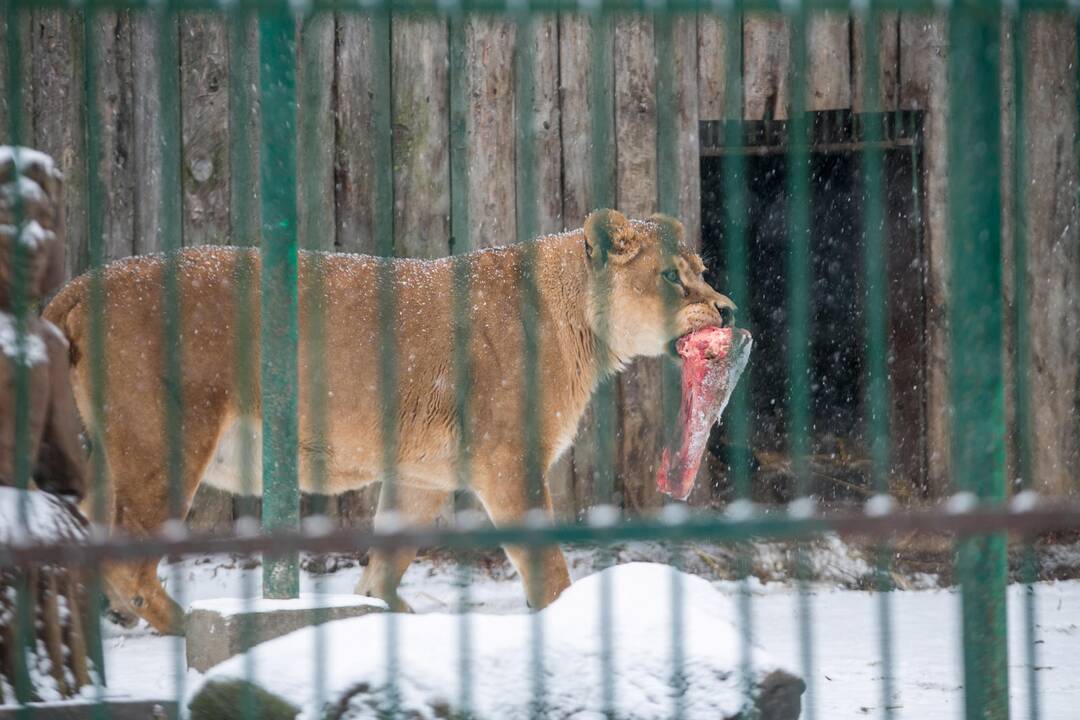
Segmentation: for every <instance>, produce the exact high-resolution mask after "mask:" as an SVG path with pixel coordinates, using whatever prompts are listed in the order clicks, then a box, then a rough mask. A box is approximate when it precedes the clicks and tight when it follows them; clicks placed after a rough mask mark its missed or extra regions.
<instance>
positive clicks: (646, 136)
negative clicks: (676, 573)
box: [615, 17, 671, 512]
mask: <svg viewBox="0 0 1080 720" xmlns="http://www.w3.org/2000/svg"><path fill="white" fill-rule="evenodd" d="M655 72H656V68H655V63H654V49H653V25H652V23H651V21H649V20H646V19H643V18H639V17H635V18H619V19H618V20H617V21H616V24H615V138H616V139H615V142H616V145H617V147H618V152H617V165H616V171H617V176H616V197H617V199H618V203H617V204H618V208H619V209H620V210H621V211H622V212H624V213H625V214H627V215H628V216H630V217H647V216H648V215H650V214H651V213H653V212H655V211H656V209H657V208H656V199H657V174H656V161H657V158H656V137H657V135H656V112H657V108H656V75H655ZM664 111H665V112H670V111H671V109H670V108H665V109H664ZM617 395H618V408H619V413H618V414H619V422H618V426H619V427H621V432H619V433H618V435H619V437H618V440H617V443H618V450H617V457H616V464H615V468H616V481H615V482H616V487H619V485H620V484H621V487H622V493H623V498H622V500H623V505H624V507H625V508H626V509H627V510H633V511H636V512H647V511H650V510H654V509H656V508H657V507H659V506H660V504H661V503H662V498H661V496H660V494H659V493H657V491H656V486H655V475H656V467H657V463H658V462H659V458H660V454H661V450H662V447H663V435H662V430H661V429H662V428H663V405H662V399H661V373H660V361H659V360H657V359H656V358H649V359H641V360H637V361H635V362H634V363H633V364H632V365H631V366H630V367H629V368H628V369H627V370H626V371H625V372H623V373H622V374H621V375H620V376H619V379H618V393H617Z"/></svg>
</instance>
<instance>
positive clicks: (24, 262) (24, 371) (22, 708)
mask: <svg viewBox="0 0 1080 720" xmlns="http://www.w3.org/2000/svg"><path fill="white" fill-rule="evenodd" d="M4 10H5V14H6V15H7V38H6V40H7V67H8V69H9V72H10V74H9V76H8V77H7V78H4V81H5V84H4V87H6V88H7V100H8V103H7V104H8V128H7V129H8V132H9V134H10V138H11V140H10V142H11V145H12V151H13V158H12V160H13V162H14V168H13V169H12V179H11V182H12V186H13V187H14V188H15V193H14V197H13V198H12V205H13V211H14V212H13V215H14V218H13V222H14V224H15V233H14V236H13V238H12V243H11V248H10V256H9V258H8V262H10V268H11V304H12V308H11V309H12V311H13V313H12V314H13V315H14V317H15V335H16V339H17V342H16V345H17V350H16V353H15V356H14V358H12V362H11V365H12V366H13V368H14V376H15V377H14V380H15V418H14V420H15V422H14V428H13V429H14V432H15V437H14V438H13V440H14V449H15V463H14V468H13V470H14V473H15V477H14V478H13V480H14V483H15V487H16V488H19V489H20V490H23V491H24V492H22V493H19V501H18V508H17V516H18V524H19V525H21V526H23V527H28V525H29V517H28V509H27V504H28V502H29V498H28V497H27V493H26V492H25V491H27V488H28V487H29V485H30V474H31V463H32V459H31V457H30V359H29V357H28V355H27V343H28V341H29V330H30V328H29V321H30V287H29V284H30V277H29V276H30V269H31V262H32V259H33V258H32V255H31V251H30V248H28V247H27V246H26V245H24V244H23V243H22V242H20V241H19V235H20V231H21V228H22V224H23V220H24V217H23V208H22V197H21V193H20V192H19V184H20V179H21V176H22V172H21V168H20V164H21V163H20V157H19V155H20V153H19V145H20V143H21V141H22V137H23V133H24V130H23V127H22V121H23V117H22V115H23V113H22V90H23V89H22V83H21V80H22V64H21V59H22V58H21V53H22V42H21V40H22V38H20V37H19V22H18V20H19V15H20V13H19V5H18V3H17V2H14V1H11V2H8V3H5V5H4ZM23 570H24V572H22V573H20V574H19V576H18V578H17V581H16V585H15V608H14V610H15V617H14V622H13V625H14V627H13V628H12V629H13V638H12V639H13V640H14V645H15V648H14V652H13V653H11V657H12V659H13V660H14V661H15V662H14V667H12V668H11V671H12V673H13V675H14V677H13V678H12V683H13V685H14V687H13V688H12V690H14V693H15V702H17V703H18V704H19V707H18V708H17V710H16V711H15V713H16V717H17V718H19V719H20V720H22V718H31V717H33V714H34V711H33V710H32V709H31V708H29V707H27V706H26V705H25V704H24V703H28V702H31V701H34V700H38V699H39V698H38V697H36V695H37V693H36V691H35V688H34V684H33V681H32V679H31V677H30V668H29V667H28V666H27V657H28V653H30V652H32V650H33V648H34V643H35V638H34V613H35V608H34V607H33V606H32V604H31V599H32V596H31V593H30V587H29V585H28V578H29V574H28V573H27V572H26V571H27V570H28V568H23ZM29 657H33V655H29ZM10 701H11V700H10V698H8V702H10Z"/></svg>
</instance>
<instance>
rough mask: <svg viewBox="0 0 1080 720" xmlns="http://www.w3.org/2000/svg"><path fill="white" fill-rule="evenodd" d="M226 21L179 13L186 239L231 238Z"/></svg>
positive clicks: (203, 241) (217, 240)
mask: <svg viewBox="0 0 1080 720" xmlns="http://www.w3.org/2000/svg"><path fill="white" fill-rule="evenodd" d="M228 57H229V55H228V42H227V27H226V24H225V21H224V20H223V19H222V18H221V17H220V16H216V15H211V14H208V13H191V14H185V15H183V16H182V17H181V18H180V62H181V68H180V98H181V99H180V102H181V112H180V116H181V118H182V127H181V135H182V138H183V149H182V154H181V157H182V160H181V164H182V167H183V172H182V174H181V184H182V188H183V193H184V209H183V218H184V243H185V244H186V245H205V244H207V243H225V242H228V240H229V101H228V98H229V78H228Z"/></svg>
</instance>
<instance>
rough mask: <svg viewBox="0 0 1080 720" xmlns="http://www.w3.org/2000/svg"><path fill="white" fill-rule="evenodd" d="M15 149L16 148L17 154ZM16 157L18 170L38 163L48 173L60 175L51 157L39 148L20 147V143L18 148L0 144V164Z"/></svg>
mask: <svg viewBox="0 0 1080 720" xmlns="http://www.w3.org/2000/svg"><path fill="white" fill-rule="evenodd" d="M16 150H18V153H17V154H16ZM16 158H18V160H19V170H21V171H23V172H25V171H26V168H28V167H30V166H31V165H40V166H41V167H43V168H44V169H45V172H47V173H49V174H50V175H53V176H55V177H59V176H60V171H59V170H57V169H56V163H54V162H53V159H52V158H51V157H49V156H48V155H46V154H45V153H43V152H41V151H40V150H34V149H33V148H28V147H22V146H21V145H20V146H18V148H16V147H15V146H12V145H0V166H2V165H7V164H8V163H10V162H13V161H14V160H15V159H16Z"/></svg>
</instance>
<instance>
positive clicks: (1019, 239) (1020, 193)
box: [1002, 7, 1080, 720]
mask: <svg viewBox="0 0 1080 720" xmlns="http://www.w3.org/2000/svg"><path fill="white" fill-rule="evenodd" d="M1009 11H1010V12H1011V17H1010V18H1009V20H1010V25H1009V31H1010V34H1011V39H1012V77H1013V105H1012V110H1013V118H1012V120H1013V142H1012V147H1011V148H1008V149H1009V150H1011V151H1012V193H1013V209H1012V212H1013V228H1012V230H1013V246H1012V261H1013V308H1012V309H1013V312H1012V317H1011V318H1009V319H1010V320H1011V321H1012V328H1011V330H1012V350H1013V356H1012V383H1013V385H1012V390H1013V397H1012V399H1013V412H1014V418H1015V423H1016V425H1015V429H1014V437H1015V443H1014V445H1013V447H1014V448H1015V452H1016V455H1015V463H1016V477H1018V478H1019V480H1020V488H1017V489H1023V490H1031V489H1033V488H1034V478H1033V477H1032V474H1031V468H1032V464H1031V438H1032V434H1031V405H1030V403H1031V392H1030V381H1031V378H1030V376H1029V374H1028V368H1029V367H1030V366H1029V363H1030V354H1029V351H1030V342H1031V338H1030V337H1029V335H1028V313H1029V308H1028V277H1027V276H1028V263H1027V258H1028V244H1027V230H1026V223H1025V218H1026V212H1027V203H1026V198H1027V183H1026V182H1025V178H1026V177H1027V172H1026V167H1025V163H1026V161H1027V154H1026V153H1025V142H1026V140H1025V138H1026V124H1025V122H1024V89H1025V87H1026V85H1025V82H1024V71H1025V68H1024V57H1025V54H1026V52H1027V37H1026V36H1027V18H1026V16H1025V14H1024V13H1023V12H1020V11H1018V10H1017V9H1016V8H1015V7H1012V8H1009ZM1078 29H1080V25H1078ZM1077 77H1078V78H1080V74H1078V76H1077ZM1002 150H1003V151H1005V150H1006V148H1002ZM1020 577H1021V579H1022V580H1023V582H1024V599H1023V604H1024V608H1023V617H1024V646H1025V657H1024V661H1025V662H1024V664H1025V665H1026V668H1025V670H1026V673H1025V674H1026V676H1027V677H1026V681H1027V690H1028V708H1027V709H1028V718H1029V720H1038V719H1039V717H1040V715H1041V713H1040V708H1039V674H1038V672H1037V668H1038V635H1037V632H1036V613H1035V585H1034V583H1035V581H1036V580H1037V579H1038V561H1037V558H1036V557H1035V546H1034V543H1033V542H1031V541H1029V542H1025V543H1024V549H1023V552H1022V557H1021V560H1020Z"/></svg>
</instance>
